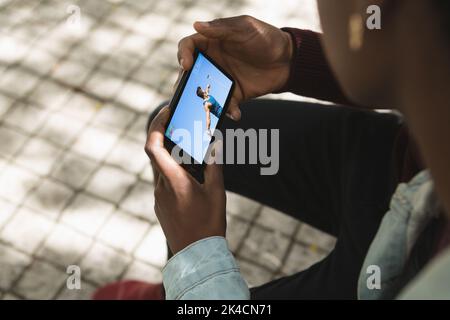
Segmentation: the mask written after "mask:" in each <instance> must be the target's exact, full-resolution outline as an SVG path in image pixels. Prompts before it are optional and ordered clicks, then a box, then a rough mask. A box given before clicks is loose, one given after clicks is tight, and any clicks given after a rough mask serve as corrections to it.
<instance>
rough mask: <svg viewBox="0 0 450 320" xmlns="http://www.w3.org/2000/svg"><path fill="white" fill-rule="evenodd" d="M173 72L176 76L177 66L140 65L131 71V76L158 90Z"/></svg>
mask: <svg viewBox="0 0 450 320" xmlns="http://www.w3.org/2000/svg"><path fill="white" fill-rule="evenodd" d="M173 74H175V75H176V76H178V69H177V68H173V67H169V66H167V65H153V64H152V65H151V66H146V65H142V66H140V67H139V68H137V69H136V70H135V71H134V72H133V74H132V75H131V78H132V79H133V80H137V81H138V82H141V83H143V84H145V85H147V86H149V87H150V88H151V89H154V90H158V89H159V88H160V87H161V86H162V85H163V84H165V83H166V82H167V79H169V78H171V76H172V75H173ZM170 89H171V88H170ZM153 104H155V103H153ZM156 104H158V102H156Z"/></svg>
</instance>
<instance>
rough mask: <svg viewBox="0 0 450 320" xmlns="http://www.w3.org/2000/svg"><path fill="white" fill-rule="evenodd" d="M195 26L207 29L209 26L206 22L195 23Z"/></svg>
mask: <svg viewBox="0 0 450 320" xmlns="http://www.w3.org/2000/svg"><path fill="white" fill-rule="evenodd" d="M197 24H198V25H199V26H200V27H203V28H208V27H209V26H210V24H209V22H206V21H197Z"/></svg>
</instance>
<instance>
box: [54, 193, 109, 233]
mask: <svg viewBox="0 0 450 320" xmlns="http://www.w3.org/2000/svg"><path fill="white" fill-rule="evenodd" d="M113 210H114V205H112V204H110V203H108V202H106V201H103V200H99V199H96V198H94V197H91V196H89V195H87V194H85V193H80V194H78V195H77V196H76V197H75V199H74V200H73V201H72V203H70V204H69V206H68V207H67V208H66V209H65V210H64V212H63V214H62V218H61V219H62V221H63V222H64V223H67V224H68V225H70V226H72V227H73V228H75V229H76V230H78V231H80V232H82V233H84V234H86V235H89V236H95V235H96V234H97V231H98V230H99V229H100V228H101V227H102V225H103V223H104V222H105V221H106V219H107V218H108V217H109V216H110V215H111V214H112V212H113Z"/></svg>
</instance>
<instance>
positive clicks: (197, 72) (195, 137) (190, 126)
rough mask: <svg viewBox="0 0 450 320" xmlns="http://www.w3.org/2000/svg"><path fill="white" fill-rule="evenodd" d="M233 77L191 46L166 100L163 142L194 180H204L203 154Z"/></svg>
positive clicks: (218, 123)
mask: <svg viewBox="0 0 450 320" xmlns="http://www.w3.org/2000/svg"><path fill="white" fill-rule="evenodd" d="M234 84H235V81H234V80H233V78H232V77H231V76H230V75H229V74H227V73H226V72H225V71H224V70H223V69H222V68H221V67H220V66H218V65H217V64H216V63H215V62H214V61H213V60H212V59H211V58H210V57H208V56H207V55H206V54H205V53H203V52H201V51H200V50H195V53H194V64H193V66H192V68H191V69H190V70H189V71H187V72H184V73H183V75H182V77H181V79H180V82H179V84H178V86H177V88H176V90H175V94H174V96H173V98H172V100H171V101H170V104H169V108H170V117H169V120H168V123H167V126H166V130H165V134H164V145H165V147H166V148H167V150H168V151H169V152H170V153H171V154H172V156H174V155H176V158H177V160H178V162H179V163H180V165H181V166H182V167H183V168H184V169H185V170H186V171H188V172H189V173H190V174H191V175H192V176H193V177H194V178H195V179H196V180H197V181H198V182H200V183H203V182H204V175H203V172H204V169H205V165H206V162H205V160H206V156H207V155H209V151H210V147H211V143H212V142H213V141H214V138H213V137H214V132H215V130H218V129H220V126H221V123H222V121H223V118H224V117H225V113H226V111H227V107H228V104H229V101H230V98H231V94H232V92H233V89H234Z"/></svg>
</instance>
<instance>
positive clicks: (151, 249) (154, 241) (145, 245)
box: [134, 225, 167, 268]
mask: <svg viewBox="0 0 450 320" xmlns="http://www.w3.org/2000/svg"><path fill="white" fill-rule="evenodd" d="M134 255H135V257H136V258H138V259H140V260H142V261H145V262H147V263H150V264H151V265H153V266H155V267H158V268H162V267H163V266H164V265H165V264H166V262H167V244H166V237H165V236H164V233H163V231H162V229H161V227H160V226H159V225H155V226H153V227H152V228H151V229H150V230H149V232H148V234H147V235H146V237H145V239H144V240H143V241H142V243H141V245H140V246H139V248H138V249H137V250H136V252H135V254H134Z"/></svg>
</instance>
